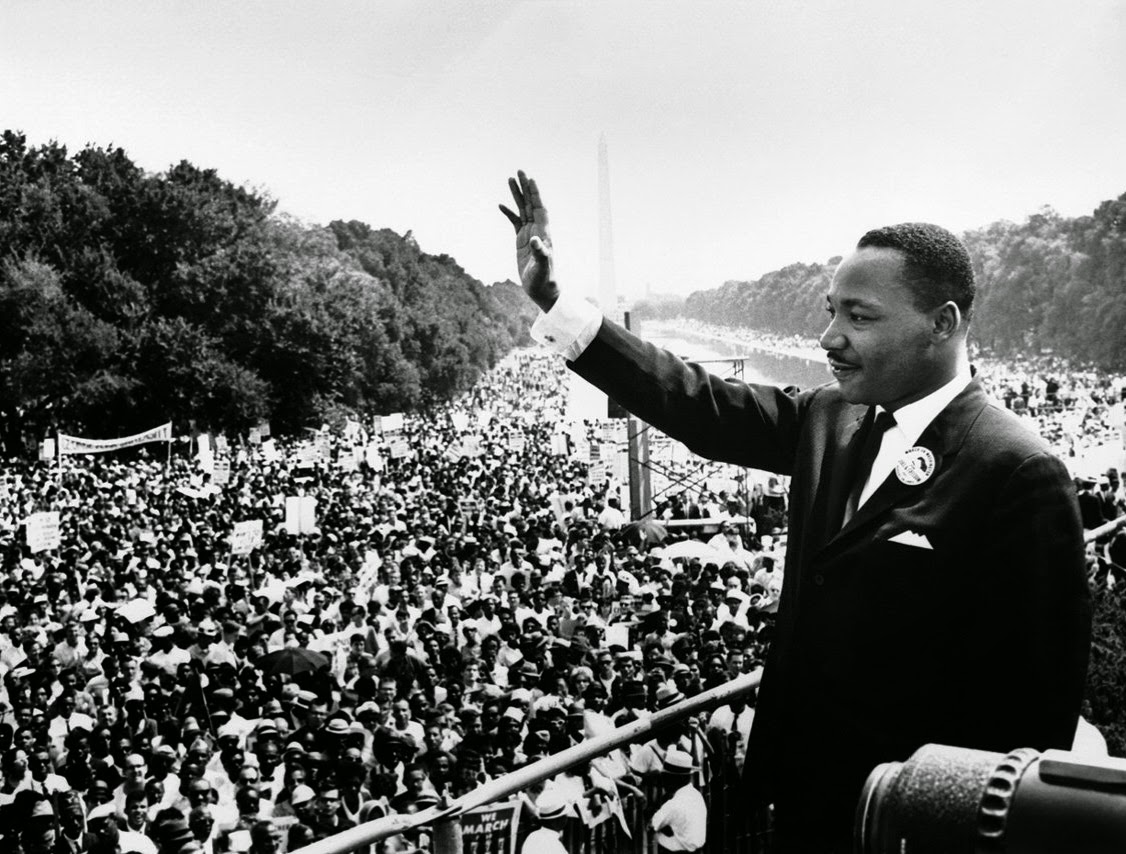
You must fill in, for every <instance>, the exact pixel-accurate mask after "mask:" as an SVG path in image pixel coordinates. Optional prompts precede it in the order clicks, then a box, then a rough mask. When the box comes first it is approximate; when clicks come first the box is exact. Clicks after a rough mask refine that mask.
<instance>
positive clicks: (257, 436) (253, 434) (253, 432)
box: [246, 427, 262, 445]
mask: <svg viewBox="0 0 1126 854" xmlns="http://www.w3.org/2000/svg"><path fill="white" fill-rule="evenodd" d="M246 440H247V441H248V442H250V444H252V445H261V444H262V434H261V433H260V432H259V431H258V428H257V427H251V428H250V430H249V432H248V433H247V434H246Z"/></svg>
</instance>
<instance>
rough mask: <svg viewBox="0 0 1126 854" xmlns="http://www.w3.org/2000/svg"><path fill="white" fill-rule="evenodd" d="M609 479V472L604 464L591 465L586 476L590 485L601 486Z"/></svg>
mask: <svg viewBox="0 0 1126 854" xmlns="http://www.w3.org/2000/svg"><path fill="white" fill-rule="evenodd" d="M609 477H610V472H609V469H608V467H607V465H606V463H591V466H590V472H589V473H588V475H587V480H589V481H590V483H591V485H594V486H597V485H600V484H603V483H605V482H606V479H607V478H609Z"/></svg>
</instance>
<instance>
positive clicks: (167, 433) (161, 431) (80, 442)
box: [59, 421, 172, 456]
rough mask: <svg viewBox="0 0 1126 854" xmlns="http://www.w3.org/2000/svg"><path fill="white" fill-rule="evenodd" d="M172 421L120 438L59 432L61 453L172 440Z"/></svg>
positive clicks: (114, 448)
mask: <svg viewBox="0 0 1126 854" xmlns="http://www.w3.org/2000/svg"><path fill="white" fill-rule="evenodd" d="M171 441H172V422H171V421H169V422H168V423H167V424H161V425H160V426H159V427H153V428H152V429H151V430H146V431H145V432H144V433H138V434H137V435H136V436H123V437H121V438H120V439H83V438H80V437H79V436H67V435H65V434H63V433H60V434H59V455H60V456H66V455H67V454H103V453H105V452H106V451H120V450H121V449H122V448H132V447H133V446H134V445H144V444H147V443H148V442H171Z"/></svg>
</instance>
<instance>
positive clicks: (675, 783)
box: [649, 747, 708, 851]
mask: <svg viewBox="0 0 1126 854" xmlns="http://www.w3.org/2000/svg"><path fill="white" fill-rule="evenodd" d="M699 770H700V769H699V768H698V767H697V766H695V765H693V764H692V757H691V756H689V755H688V754H687V753H685V752H684V751H683V750H679V749H677V748H675V747H674V748H670V749H669V751H668V753H666V754H665V766H664V774H663V775H662V777H663V779H662V782H663V783H664V784H665V785H666V786H668V788H669V789H671V790H672V795H671V796H670V797H669V799H668V800H667V801H665V802H664V803H663V804H661V806H659V807H658V808H657V811H656V812H655V813H654V814H653V818H652V820H651V821H650V822H649V826H650V827H652V828H653V830H654V832H655V833H656V837H657V849H658V850H660V851H699V850H700V849H701V848H703V847H704V843H705V842H706V841H707V836H708V805H707V804H706V803H705V802H704V796H703V795H701V794H700V791H699V789H697V788H696V786H695V784H694V783H693V782H692V779H693V776H692V775H693V774H694V773H695V772H696V771H699Z"/></svg>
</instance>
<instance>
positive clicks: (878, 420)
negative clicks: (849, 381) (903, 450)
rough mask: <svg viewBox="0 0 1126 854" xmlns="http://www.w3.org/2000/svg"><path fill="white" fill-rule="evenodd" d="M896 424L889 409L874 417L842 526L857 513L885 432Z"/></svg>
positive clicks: (856, 468)
mask: <svg viewBox="0 0 1126 854" xmlns="http://www.w3.org/2000/svg"><path fill="white" fill-rule="evenodd" d="M894 426H895V416H894V415H892V414H891V413H890V412H888V411H887V410H884V411H882V412H880V413H879V414H878V415H877V416H876V417H875V419H873V421H872V423H871V426H869V428H868V433H867V435H865V437H864V443H863V444H862V445H861V446H860V451H859V453H858V454H857V456H856V467H855V468H854V469H853V470H852V471H853V476H852V489H851V490H849V493H848V503H847V504H845V512H844V521H843V522H842V524H841V527H842V528H843V527H845V526H846V525H848V523H849V521H850V520H851V519H852V517H853V516H855V515H856V509H857V505H858V504H859V503H860V493H862V492H863V491H864V484H866V483H867V482H868V475H869V474H870V473H871V472H872V463H874V462H875V461H876V456H877V455H878V454H879V453H880V445H881V444H882V443H883V441H884V433H886V432H887V431H888V430H890V429H891V428H892V427H894Z"/></svg>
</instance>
